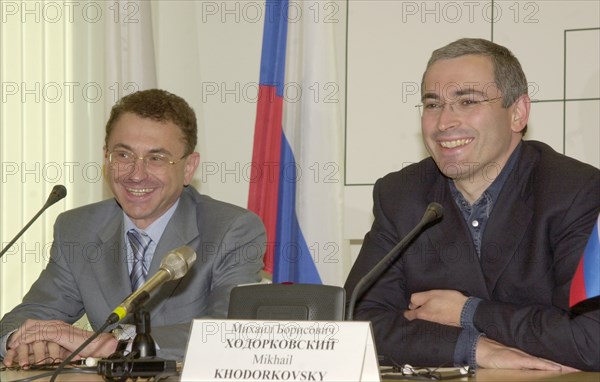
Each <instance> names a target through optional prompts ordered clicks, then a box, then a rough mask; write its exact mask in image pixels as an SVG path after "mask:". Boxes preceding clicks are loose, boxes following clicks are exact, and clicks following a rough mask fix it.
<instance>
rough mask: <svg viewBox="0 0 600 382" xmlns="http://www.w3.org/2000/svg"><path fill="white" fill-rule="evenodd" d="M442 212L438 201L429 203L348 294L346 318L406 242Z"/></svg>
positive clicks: (403, 247)
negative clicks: (406, 230)
mask: <svg viewBox="0 0 600 382" xmlns="http://www.w3.org/2000/svg"><path fill="white" fill-rule="evenodd" d="M443 214H444V208H443V207H442V206H441V204H439V203H435V202H432V203H429V205H428V206H427V209H426V210H425V213H424V214H423V217H422V218H421V221H420V222H419V223H418V224H417V225H416V226H415V228H413V229H412V230H411V231H410V232H409V233H408V235H406V236H405V237H404V239H402V240H400V242H399V243H398V244H397V245H396V246H395V247H394V248H392V249H391V250H390V251H389V252H388V253H387V254H386V255H385V256H384V257H383V259H381V260H380V261H379V262H378V263H377V264H376V265H375V266H374V267H373V269H371V270H370V271H369V272H368V273H367V274H366V275H364V276H363V277H362V278H361V279H360V280H359V281H358V283H356V286H355V287H354V290H353V291H352V294H351V295H350V301H348V311H347V312H346V320H347V321H352V320H353V318H354V306H355V305H356V301H357V300H358V298H359V297H361V296H362V294H363V293H364V291H366V290H367V289H368V288H369V287H370V286H371V285H373V283H374V282H375V280H377V278H379V276H381V275H382V274H383V273H384V272H385V271H386V270H387V267H388V266H389V265H391V264H393V263H394V262H395V261H396V260H397V259H398V258H399V257H400V255H401V254H402V252H403V251H404V250H405V249H406V247H407V246H408V244H410V242H412V240H413V239H414V238H415V237H416V236H417V235H418V234H419V233H421V231H423V228H425V226H427V225H428V224H429V223H432V222H434V221H436V220H439V219H440V218H441V217H442V216H443Z"/></svg>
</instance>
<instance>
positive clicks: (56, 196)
mask: <svg viewBox="0 0 600 382" xmlns="http://www.w3.org/2000/svg"><path fill="white" fill-rule="evenodd" d="M66 195H67V189H66V188H65V186H63V185H57V186H54V188H53V189H52V192H51V193H50V196H49V197H48V200H47V201H46V203H45V204H44V205H43V206H42V208H40V210H39V211H38V212H37V214H35V216H34V217H33V218H31V220H30V221H29V222H28V223H27V224H26V225H25V227H23V229H22V230H20V231H19V233H18V234H17V235H16V236H15V237H14V238H13V239H12V240H11V241H10V243H8V244H7V245H6V247H4V249H3V250H2V252H0V258H2V256H3V255H4V254H5V253H6V251H8V249H9V248H10V247H12V246H13V244H15V242H16V241H17V240H18V239H19V238H20V237H21V235H23V233H25V231H27V229H28V228H29V227H30V226H31V225H32V224H33V223H34V222H35V221H36V220H37V218H39V217H40V215H41V214H43V213H44V211H46V210H47V209H48V207H50V206H51V205H53V204H54V203H56V202H58V201H59V200H61V199H62V198H64V197H65V196H66Z"/></svg>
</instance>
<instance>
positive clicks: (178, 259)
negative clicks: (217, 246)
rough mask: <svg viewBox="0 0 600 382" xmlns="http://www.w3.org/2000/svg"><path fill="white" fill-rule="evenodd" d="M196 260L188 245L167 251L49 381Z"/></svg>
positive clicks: (183, 273) (194, 253)
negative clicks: (152, 271)
mask: <svg viewBox="0 0 600 382" xmlns="http://www.w3.org/2000/svg"><path fill="white" fill-rule="evenodd" d="M195 261H196V252H195V251H194V249H193V248H191V247H188V246H183V247H179V248H176V249H173V250H171V251H169V253H168V254H167V255H166V256H165V257H164V258H163V259H162V261H161V262H160V269H159V270H158V271H157V272H156V273H155V274H154V276H152V277H151V278H149V279H148V280H147V281H146V282H145V283H144V284H143V285H142V286H141V287H140V288H139V289H138V290H136V291H134V292H133V293H132V294H130V295H129V296H128V297H127V298H126V299H125V300H123V302H122V303H121V304H119V306H117V307H116V308H115V310H113V311H112V313H111V314H110V315H109V316H108V318H107V319H106V322H104V324H103V325H102V326H101V327H100V328H98V330H96V331H95V332H94V334H92V335H91V336H89V337H88V338H87V339H86V340H85V341H84V342H83V343H82V344H81V345H79V347H78V348H77V349H75V350H73V352H72V353H71V354H70V355H69V356H68V357H67V358H66V359H65V360H64V361H62V362H61V363H60V365H58V367H57V368H56V370H54V373H53V374H52V377H51V378H50V382H54V381H55V379H56V377H57V376H58V375H59V374H60V373H61V372H62V371H63V370H64V368H65V366H66V365H68V364H69V363H70V362H71V361H72V360H73V358H75V356H76V355H78V354H79V353H80V352H81V351H82V350H83V349H84V348H85V347H86V346H88V345H89V344H90V343H91V342H92V341H94V340H95V339H96V338H97V337H98V336H99V335H100V334H101V333H103V332H104V330H106V328H108V327H109V326H110V325H112V324H115V323H117V322H119V321H121V320H122V319H123V318H125V316H126V315H127V314H128V313H131V312H134V311H135V310H137V309H138V308H139V307H141V306H142V305H143V304H144V303H145V302H146V301H147V300H148V299H149V298H150V293H151V292H153V291H154V290H156V289H157V288H158V287H159V286H161V285H162V284H164V283H166V282H167V281H171V280H177V279H180V278H182V277H183V276H185V274H186V273H187V272H188V271H189V270H190V268H191V267H192V265H193V264H194V262H195Z"/></svg>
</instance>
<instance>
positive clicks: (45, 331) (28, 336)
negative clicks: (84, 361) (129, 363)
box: [3, 320, 117, 366]
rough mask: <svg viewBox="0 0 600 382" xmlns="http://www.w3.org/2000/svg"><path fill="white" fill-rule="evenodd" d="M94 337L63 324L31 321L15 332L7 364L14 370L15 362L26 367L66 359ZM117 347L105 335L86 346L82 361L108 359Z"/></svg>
mask: <svg viewBox="0 0 600 382" xmlns="http://www.w3.org/2000/svg"><path fill="white" fill-rule="evenodd" d="M93 334H94V333H93V332H91V331H87V330H83V329H80V328H77V327H75V326H73V325H70V324H67V323H66V322H63V321H56V320H53V321H44V320H27V321H25V322H24V323H23V324H22V325H21V327H20V328H19V329H18V330H17V331H16V332H14V333H13V334H12V335H11V336H10V338H9V339H8V343H7V349H8V350H7V352H6V355H5V357H4V361H3V363H4V364H5V365H7V366H10V365H11V364H12V363H13V362H14V361H15V360H16V361H17V362H18V363H19V365H21V366H24V365H27V364H31V362H32V361H33V362H41V361H42V360H44V359H50V360H51V358H60V359H64V358H65V357H67V356H68V355H69V354H71V353H72V352H73V351H74V350H75V349H77V348H78V347H79V346H80V345H81V344H82V343H83V342H84V341H86V340H87V339H88V338H89V337H90V336H92V335H93ZM116 347H117V341H116V340H115V339H114V337H113V336H112V335H111V334H108V333H102V334H100V335H99V336H98V338H96V339H95V340H94V341H92V343H90V344H89V345H88V346H86V347H85V348H84V349H83V351H81V352H80V353H79V355H78V356H76V357H75V358H74V359H78V358H79V357H106V356H108V355H110V354H111V353H112V352H114V350H115V349H116Z"/></svg>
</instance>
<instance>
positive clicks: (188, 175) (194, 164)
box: [183, 151, 200, 186]
mask: <svg viewBox="0 0 600 382" xmlns="http://www.w3.org/2000/svg"><path fill="white" fill-rule="evenodd" d="M199 164H200V153H198V152H196V151H194V152H193V153H191V154H190V155H188V156H187V158H185V168H184V170H183V171H184V177H183V184H184V185H185V186H187V185H188V184H190V183H191V182H192V178H193V177H194V173H195V172H196V169H197V168H198V165H199Z"/></svg>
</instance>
